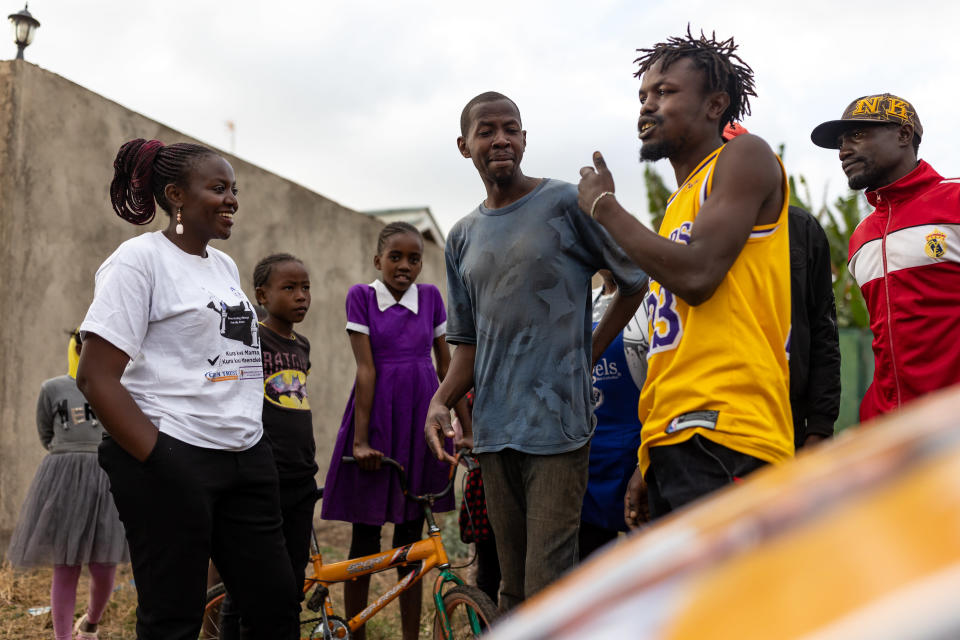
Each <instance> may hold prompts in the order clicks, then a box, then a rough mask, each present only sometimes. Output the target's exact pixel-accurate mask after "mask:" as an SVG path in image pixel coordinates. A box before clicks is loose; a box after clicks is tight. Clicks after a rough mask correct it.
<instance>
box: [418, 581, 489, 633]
mask: <svg viewBox="0 0 960 640" xmlns="http://www.w3.org/2000/svg"><path fill="white" fill-rule="evenodd" d="M443 608H444V610H445V611H446V612H447V620H448V621H449V622H450V630H451V635H450V636H449V638H448V636H447V634H446V629H444V624H443V620H442V619H441V616H440V612H439V611H437V615H436V616H434V619H433V638H434V640H453V639H456V638H476V637H477V636H479V635H480V634H481V633H483V632H485V631H486V630H487V629H489V628H490V625H491V624H492V623H493V621H494V620H495V619H496V617H497V607H496V606H495V605H494V604H493V602H491V601H490V598H489V597H487V594H485V593H484V592H483V591H480V589H477V588H476V587H471V586H468V585H457V586H456V587H454V588H452V589H450V591H448V592H447V593H446V594H445V595H444V596H443ZM471 614H472V615H471Z"/></svg>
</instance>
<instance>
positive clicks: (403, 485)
mask: <svg viewBox="0 0 960 640" xmlns="http://www.w3.org/2000/svg"><path fill="white" fill-rule="evenodd" d="M461 459H463V460H464V461H465V463H466V465H467V469H468V470H470V471H472V470H473V469H476V468H477V463H476V461H475V460H474V459H473V457H472V456H471V455H470V452H469V451H468V450H467V449H461V450H459V451H457V455H456V459H455V460H454V462H453V464H451V465H450V480H449V481H448V482H447V486H446V487H444V489H443V491H441V492H440V493H425V494H423V495H422V496H418V495H416V494H413V493H410V492H409V491H408V487H407V472H406V471H405V470H404V468H403V465H402V464H400V463H399V462H397V461H396V460H394V459H393V458H390V457H388V456H383V457H382V458H380V463H381V464H384V465H387V466H388V467H392V468H393V469H394V471H396V472H397V473H398V474H399V475H400V489H401V490H402V491H403V495H405V496H407V497H408V498H410V499H411V500H413V501H414V502H421V503H427V504H432V503H433V502H434V501H436V500H439V499H440V498H442V497H444V496H445V495H447V494H448V493H450V489H452V488H453V480H454V478H455V477H456V475H457V474H456V470H457V464H458V463H459V462H460V460H461ZM341 461H342V462H344V463H346V464H356V462H357V460H356V458H354V457H353V456H343V458H341Z"/></svg>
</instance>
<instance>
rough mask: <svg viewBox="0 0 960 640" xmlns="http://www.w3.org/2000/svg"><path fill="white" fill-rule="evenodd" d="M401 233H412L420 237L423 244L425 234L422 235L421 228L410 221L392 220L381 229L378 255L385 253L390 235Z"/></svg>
mask: <svg viewBox="0 0 960 640" xmlns="http://www.w3.org/2000/svg"><path fill="white" fill-rule="evenodd" d="M401 233H412V234H414V235H416V236H417V237H418V238H420V243H421V244H422V243H423V236H421V235H420V230H419V229H417V228H416V227H415V226H413V225H412V224H410V223H409V222H391V223H390V224H388V225H387V226H385V227H384V228H383V229H381V230H380V236H379V237H378V238H377V255H380V254H381V253H383V248H384V247H385V246H387V239H388V238H390V236H395V235H398V234H401Z"/></svg>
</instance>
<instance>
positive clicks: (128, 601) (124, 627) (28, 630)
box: [0, 511, 473, 640]
mask: <svg viewBox="0 0 960 640" xmlns="http://www.w3.org/2000/svg"><path fill="white" fill-rule="evenodd" d="M437 523H438V524H439V525H440V527H441V528H442V530H443V540H444V544H445V545H446V547H447V553H448V554H449V556H450V559H451V562H452V563H453V564H454V566H457V565H462V564H465V563H466V562H468V561H469V560H470V558H471V549H470V547H469V546H468V545H465V544H463V543H462V542H460V536H459V529H458V526H457V516H456V512H455V511H454V512H450V513H445V514H438V515H437ZM390 534H391V528H390V526H389V525H388V526H385V527H384V535H383V540H382V543H381V548H383V549H388V548H390ZM317 539H318V541H319V544H320V550H321V552H322V553H323V557H324V561H325V562H336V561H338V560H344V559H346V557H347V550H348V548H349V546H350V525H348V524H345V523H337V522H320V523H318V525H317ZM472 569H473V567H472V566H471V567H465V568H460V569H457V570H456V571H457V573H458V574H459V575H460V577H462V578H464V579H465V580H467V581H469V582H471V583H472V582H473V580H472ZM52 574H53V570H52V569H37V570H33V571H14V570H13V569H11V568H10V566H8V565H5V566H3V567H0V640H41V639H42V640H47V639H52V638H53V623H52V621H51V618H50V613H49V612H44V613H41V614H39V615H31V613H30V612H29V610H30V609H32V608H42V607H48V606H49V605H50V578H51V576H52ZM435 576H436V574H435V572H430V573H428V574H427V575H426V576H425V577H424V579H423V580H421V584H422V587H423V593H424V598H423V604H424V606H423V611H422V613H421V617H420V637H421V638H422V639H426V638H431V637H432V633H433V605H432V595H431V593H430V591H431V589H432V587H433V578H434V577H435ZM396 580H397V574H396V571H392V570H391V571H386V572H383V573H380V574H377V575H374V576H373V579H372V581H371V586H370V592H371V598H370V599H371V601H372V600H373V599H374V598H376V596H377V595H378V594H380V593H382V592H383V591H385V590H386V589H387V588H389V587H390V586H392V585H393V584H394V583H396ZM88 583H89V577H88V576H87V574H86V571H84V573H83V575H82V576H81V578H80V587H79V589H78V590H77V608H76V616H75V617H79V616H80V614H81V613H82V612H83V611H84V608H85V606H86V601H87V594H88V593H89V591H88ZM332 591H333V594H334V608H335V609H336V611H337V613H338V614H341V615H342V613H343V597H342V594H343V589H342V588H340V587H338V586H335V587H334V588H333V589H332ZM136 606H137V592H136V588H135V587H134V585H133V573H132V571H131V570H130V566H129V565H124V566H121V567H119V568H118V570H117V579H116V583H115V587H114V594H113V597H111V599H110V603H109V604H108V605H107V610H106V611H105V612H104V615H103V620H102V621H101V623H100V638H101V640H127V639H132V638H135V637H136V633H135V631H134V628H135V624H136ZM306 613H307V614H311V615H312V612H310V611H307V612H306ZM304 617H307V616H306V615H305V616H304ZM399 637H400V610H399V607H398V604H397V601H396V600H394V602H392V603H391V604H390V605H389V606H387V608H386V609H384V610H383V611H381V612H380V613H379V614H377V615H376V616H375V617H374V618H373V619H372V620H370V622H368V623H367V638H368V640H387V639H391V638H399Z"/></svg>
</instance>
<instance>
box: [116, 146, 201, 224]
mask: <svg viewBox="0 0 960 640" xmlns="http://www.w3.org/2000/svg"><path fill="white" fill-rule="evenodd" d="M207 155H216V152H215V151H213V150H212V149H208V148H207V147H204V146H202V145H199V144H191V143H189V142H178V143H176V144H171V145H169V146H164V144H163V143H162V142H160V141H159V140H144V139H143V138H137V139H136V140H131V141H130V142H127V143H125V144H124V145H123V146H122V147H120V151H118V152H117V157H116V159H115V160H114V161H113V181H112V182H111V183H110V202H111V203H112V204H113V210H114V211H116V212H117V215H118V216H120V217H121V218H123V219H124V220H126V221H127V222H131V223H133V224H149V223H150V222H151V221H152V220H153V218H154V216H155V215H156V205H155V204H154V201H156V202H157V203H158V204H159V205H160V207H161V208H162V209H163V210H164V211H166V212H167V213H168V214H169V213H171V208H172V207H171V205H170V203H169V202H168V201H167V196H166V194H165V193H164V190H165V189H166V187H167V185H168V184H170V183H175V184H179V185H181V186H185V185H186V177H187V173H188V172H189V171H190V169H192V168H193V166H194V164H195V163H196V161H197V160H198V159H200V158H201V157H203V156H207Z"/></svg>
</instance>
